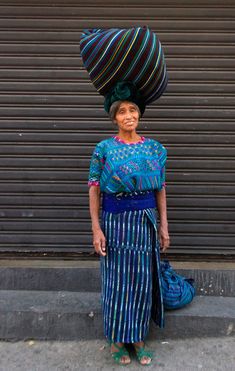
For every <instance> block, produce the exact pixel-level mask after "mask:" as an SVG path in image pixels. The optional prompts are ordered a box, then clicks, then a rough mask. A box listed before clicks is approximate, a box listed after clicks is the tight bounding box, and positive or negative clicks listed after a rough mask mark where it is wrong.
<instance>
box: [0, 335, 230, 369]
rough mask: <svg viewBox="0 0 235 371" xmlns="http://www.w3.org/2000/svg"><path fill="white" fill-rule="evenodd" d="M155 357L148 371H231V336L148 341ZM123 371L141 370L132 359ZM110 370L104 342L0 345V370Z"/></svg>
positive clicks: (32, 342) (36, 342)
mask: <svg viewBox="0 0 235 371" xmlns="http://www.w3.org/2000/svg"><path fill="white" fill-rule="evenodd" d="M146 343H147V345H148V347H149V348H151V349H152V350H154V351H155V353H156V356H155V359H154V361H153V363H152V365H151V366H148V368H147V369H148V370H159V371H161V370H164V371H168V370H169V371H182V370H183V371H197V370H205V371H233V370H235V352H234V349H235V337H219V338H216V337H211V338H194V339H187V340H169V339H168V340H166V341H164V340H159V339H157V340H149V341H147V342H146ZM126 369H127V370H136V369H137V370H140V369H141V370H143V366H140V365H139V364H138V362H137V360H136V359H135V358H134V355H133V357H132V364H131V365H129V366H127V367H126ZM16 370H17V371H75V370H76V371H78V370H81V371H82V370H91V371H99V370H102V371H106V370H107V371H110V370H123V367H120V366H117V365H115V363H114V361H113V360H112V358H111V356H110V350H109V347H108V346H107V343H106V341H105V340H91V341H67V342H66V341H63V342H59V341H25V342H23V341H20V342H16V343H8V342H3V341H2V342H0V371H16Z"/></svg>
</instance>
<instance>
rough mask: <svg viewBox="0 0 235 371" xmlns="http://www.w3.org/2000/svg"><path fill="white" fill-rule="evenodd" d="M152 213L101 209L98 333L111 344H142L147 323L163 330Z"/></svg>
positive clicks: (152, 209) (162, 311) (158, 255)
mask: <svg viewBox="0 0 235 371" xmlns="http://www.w3.org/2000/svg"><path fill="white" fill-rule="evenodd" d="M156 228H157V219H156V209H155V208H149V209H144V210H134V211H124V212H121V213H117V214H114V213H112V212H108V211H104V210H102V230H103V231H104V235H105V237H106V252H107V254H106V256H105V257H101V258H100V263H101V282H102V291H101V303H102V312H103V324H104V334H105V336H106V338H107V340H109V341H112V342H123V343H133V342H138V341H143V340H144V338H145V337H146V335H147V334H148V331H149V322H150V318H152V319H153V320H154V322H155V323H156V324H157V325H158V326H159V327H161V328H162V327H164V309H163V298H162V289H161V279H160V253H159V248H158V243H157V238H156V233H157V229H156Z"/></svg>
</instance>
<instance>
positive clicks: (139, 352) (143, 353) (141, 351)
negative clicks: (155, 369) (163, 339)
mask: <svg viewBox="0 0 235 371" xmlns="http://www.w3.org/2000/svg"><path fill="white" fill-rule="evenodd" d="M134 348H135V352H136V356H137V358H138V361H139V363H140V364H141V365H142V366H149V365H151V362H152V360H153V352H151V351H150V350H145V344H144V346H139V345H134ZM143 357H147V358H150V362H149V363H142V362H141V360H142V358H143Z"/></svg>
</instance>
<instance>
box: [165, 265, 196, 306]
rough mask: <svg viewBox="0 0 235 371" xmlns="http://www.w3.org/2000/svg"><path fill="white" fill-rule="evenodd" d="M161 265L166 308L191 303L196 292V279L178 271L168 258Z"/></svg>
mask: <svg viewBox="0 0 235 371" xmlns="http://www.w3.org/2000/svg"><path fill="white" fill-rule="evenodd" d="M160 266H161V281H162V292H163V305H164V308H165V309H178V308H182V307H184V306H185V305H187V304H189V303H190V302H191V301H192V300H193V298H194V296H195V294H196V290H195V288H194V286H193V283H194V279H193V278H185V277H184V276H181V275H180V274H178V273H176V272H175V271H174V269H173V268H172V266H171V265H170V263H169V261H168V260H166V259H165V260H163V261H161V262H160Z"/></svg>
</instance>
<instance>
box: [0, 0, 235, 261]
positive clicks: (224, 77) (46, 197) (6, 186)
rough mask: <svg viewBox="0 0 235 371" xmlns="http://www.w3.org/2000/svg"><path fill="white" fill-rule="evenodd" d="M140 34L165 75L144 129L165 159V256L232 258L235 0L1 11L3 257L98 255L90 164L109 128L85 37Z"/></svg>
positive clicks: (3, 6) (4, 6) (5, 6)
mask: <svg viewBox="0 0 235 371" xmlns="http://www.w3.org/2000/svg"><path fill="white" fill-rule="evenodd" d="M179 4H180V5H179ZM133 25H136V26H139V25H141V26H143V25H148V26H149V27H151V28H152V29H153V30H154V31H156V32H157V33H158V35H159V37H160V39H161V41H162V44H163V46H164V51H165V55H166V60H167V66H168V71H169V78H170V81H169V86H168V89H167V93H166V94H165V95H164V96H163V97H162V98H161V99H160V100H159V101H158V102H157V103H155V104H152V105H151V106H150V107H149V108H148V109H147V110H146V115H145V117H144V119H143V120H142V122H141V123H140V130H139V132H140V133H141V134H142V135H145V136H148V137H151V138H154V139H157V140H159V141H160V142H162V143H163V144H164V145H165V146H166V147H167V149H168V155H169V158H168V167H167V193H168V209H169V224H170V233H171V238H172V247H171V249H170V250H169V252H171V253H175V254H222V255H229V254H235V238H234V237H235V228H234V210H235V191H234V183H235V156H234V154H235V151H234V147H235V131H234V119H235V109H234V103H235V58H234V57H235V47H234V44H235V3H234V0H227V1H222V0H203V1H202V0H199V1H197V2H195V1H193V0H182V1H180V2H179V1H177V0H165V1H157V0H151V1H150V0H147V1H145V2H142V1H140V0H135V1H134V0H133V1H124V0H119V1H114V0H111V1H100V0H98V1H89V0H88V1H86V2H85V1H75V0H74V1H62V0H55V1H42V0H37V1H36V0H29V1H1V2H0V144H1V146H0V161H1V167H0V203H1V210H0V252H1V253H7V252H18V253H24V252H39V253H46V252H48V253H51V254H54V253H57V252H62V253H63V252H64V253H65V252H71V253H72V252H87V251H90V252H91V251H92V239H91V232H90V220H89V214H88V189H87V176H88V167H89V159H90V155H91V152H92V150H93V148H94V146H95V144H96V143H97V142H98V141H100V140H102V139H104V138H106V137H108V136H110V135H111V134H113V133H114V131H113V129H114V128H113V126H112V124H111V123H110V122H109V120H108V118H107V116H106V114H105V113H104V110H103V107H102V102H103V98H102V97H101V96H99V95H98V94H97V93H96V91H95V89H94V88H93V86H92V84H91V83H90V81H89V78H88V74H87V73H86V71H85V70H84V68H83V67H82V62H81V57H80V51H79V39H80V34H81V30H82V29H83V28H91V27H131V26H133Z"/></svg>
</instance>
